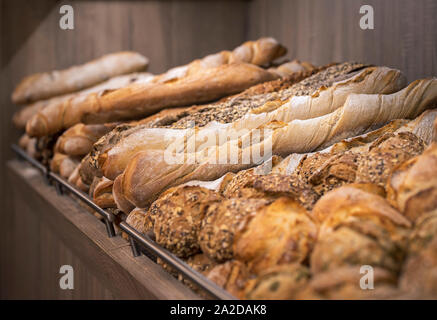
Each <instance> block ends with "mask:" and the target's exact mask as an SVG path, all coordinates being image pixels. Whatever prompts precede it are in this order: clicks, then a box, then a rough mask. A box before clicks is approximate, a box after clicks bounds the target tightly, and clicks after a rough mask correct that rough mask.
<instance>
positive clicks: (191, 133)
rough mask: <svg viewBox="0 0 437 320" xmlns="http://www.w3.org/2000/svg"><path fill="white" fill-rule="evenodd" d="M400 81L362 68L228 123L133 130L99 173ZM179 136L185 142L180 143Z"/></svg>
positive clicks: (303, 115)
mask: <svg viewBox="0 0 437 320" xmlns="http://www.w3.org/2000/svg"><path fill="white" fill-rule="evenodd" d="M327 71H328V70H327ZM309 80H310V78H308V81H309ZM404 83H405V77H404V76H403V75H402V73H401V72H400V71H399V70H395V69H390V68H386V67H371V68H366V69H364V70H362V71H360V72H358V73H357V74H355V75H353V76H351V78H349V79H345V80H341V81H338V82H334V83H333V84H332V85H331V86H330V87H329V88H326V87H323V86H322V87H321V88H319V89H318V90H316V91H315V92H314V93H312V94H311V95H303V96H292V97H291V98H290V99H289V101H288V102H286V103H284V104H283V105H282V106H280V107H278V108H274V109H273V110H271V107H272V103H271V102H268V103H266V104H265V105H264V106H260V107H259V108H257V109H255V110H252V111H253V112H252V113H251V112H249V113H248V114H247V115H246V116H244V117H243V118H241V119H239V120H237V121H235V122H232V123H227V124H221V123H211V124H208V125H207V126H205V127H202V128H199V129H198V130H194V129H191V128H189V129H184V130H174V129H170V128H169V129H167V128H166V129H164V128H144V129H141V130H137V131H136V132H135V133H132V134H130V135H129V136H127V137H125V138H123V139H122V140H120V142H119V143H118V144H117V145H115V146H114V147H113V148H111V149H109V150H108V151H107V152H106V153H104V154H102V155H101V157H100V160H99V163H100V164H101V169H102V172H103V175H104V176H106V177H107V178H109V179H115V178H116V177H117V176H118V175H119V174H121V173H122V172H123V170H124V168H125V167H126V165H127V163H128V162H129V160H130V159H132V157H133V156H135V154H137V153H138V152H141V151H144V150H150V149H158V150H165V149H166V148H167V147H169V146H170V145H171V144H175V146H176V148H177V149H176V150H175V151H176V152H184V149H185V148H186V146H193V148H194V149H195V151H196V152H200V151H202V148H204V147H205V146H206V144H205V137H211V136H217V139H216V140H215V141H217V142H218V143H219V145H220V141H222V142H224V141H226V139H221V138H220V137H227V136H229V137H232V138H234V139H235V138H237V137H238V134H239V132H240V131H241V133H242V134H244V133H245V132H247V131H249V130H252V129H255V128H258V127H260V126H262V125H265V124H267V123H269V122H272V121H282V122H290V121H292V120H295V119H301V120H304V119H310V118H315V117H318V116H322V115H325V114H328V113H331V112H333V111H334V110H336V109H337V108H339V107H341V106H342V105H343V104H344V102H345V101H346V98H347V96H348V95H349V94H350V93H392V92H396V91H398V90H400V89H401V88H402V87H403V86H404ZM180 137H183V139H186V140H187V142H186V143H183V140H181V138H180ZM176 141H180V142H182V143H179V142H176ZM175 142H176V143H175Z"/></svg>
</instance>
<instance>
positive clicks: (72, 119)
mask: <svg viewBox="0 0 437 320" xmlns="http://www.w3.org/2000/svg"><path fill="white" fill-rule="evenodd" d="M276 77H277V76H276V75H273V74H272V73H270V72H268V71H266V70H264V69H261V68H259V67H257V66H255V65H251V64H245V63H233V64H228V65H222V66H219V67H215V68H208V69H201V70H199V71H198V72H196V73H194V74H192V75H191V74H190V75H188V76H186V77H184V78H181V79H177V80H174V81H171V82H166V83H145V84H139V83H136V84H132V85H129V86H126V87H124V88H121V89H118V90H114V91H110V92H101V93H91V94H89V95H87V96H86V98H85V99H83V98H82V97H80V99H75V98H72V99H69V100H68V101H67V102H65V103H63V104H62V105H50V106H47V107H46V108H44V109H43V110H41V111H40V112H39V113H37V114H36V115H35V116H33V117H32V118H31V119H30V120H29V121H28V122H27V125H26V132H27V133H28V134H29V135H30V136H46V135H51V134H54V133H56V132H58V131H61V130H63V129H67V128H69V127H71V126H73V125H75V124H77V123H81V122H83V123H88V124H89V123H105V122H115V121H121V120H131V119H137V118H142V117H145V116H148V115H150V114H153V113H155V112H157V111H159V110H161V109H164V108H169V107H177V106H184V105H190V104H193V103H201V102H207V101H211V100H214V99H218V98H221V97H223V96H225V95H229V94H233V93H237V92H240V91H243V90H244V89H247V88H248V87H250V86H252V85H254V84H257V83H260V82H264V81H269V80H273V79H275V78H276Z"/></svg>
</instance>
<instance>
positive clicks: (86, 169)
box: [80, 108, 187, 184]
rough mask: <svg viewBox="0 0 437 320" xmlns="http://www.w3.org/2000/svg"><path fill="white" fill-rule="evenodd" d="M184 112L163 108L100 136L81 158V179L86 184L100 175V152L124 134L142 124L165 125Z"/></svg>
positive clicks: (129, 132)
mask: <svg viewBox="0 0 437 320" xmlns="http://www.w3.org/2000/svg"><path fill="white" fill-rule="evenodd" d="M186 113H187V108H171V109H164V110H162V111H160V112H158V113H156V114H154V115H152V116H149V117H147V118H144V119H142V120H139V121H133V122H129V123H123V124H120V125H118V126H117V127H116V128H114V129H113V130H112V131H111V132H109V133H108V134H106V135H103V136H102V137H100V138H99V139H98V141H97V142H96V143H95V144H94V145H93V148H92V150H90V153H89V154H88V155H87V156H86V157H85V158H84V159H83V160H82V163H81V166H80V174H81V177H82V179H83V181H84V182H85V183H87V184H91V183H92V181H93V179H94V177H102V174H101V170H100V168H99V161H100V159H99V156H100V154H104V153H105V152H106V151H107V150H109V149H110V148H112V146H114V145H115V144H117V143H118V141H120V140H121V139H122V138H123V137H124V136H127V135H129V134H131V133H133V132H135V131H137V130H139V129H140V128H142V126H145V127H153V126H155V125H159V126H165V125H167V124H168V123H171V122H174V121H176V120H177V119H179V118H180V117H182V116H184V115H185V114H186ZM85 126H90V125H85ZM91 126H92V125H91Z"/></svg>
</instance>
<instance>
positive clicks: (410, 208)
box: [387, 143, 437, 221]
mask: <svg viewBox="0 0 437 320" xmlns="http://www.w3.org/2000/svg"><path fill="white" fill-rule="evenodd" d="M387 191H388V195H387V196H388V199H389V200H390V202H391V203H392V204H393V205H394V206H395V207H396V208H398V209H399V211H400V212H402V213H403V214H404V215H405V216H406V217H407V218H409V219H410V220H411V221H415V220H417V219H418V218H420V217H421V215H422V214H424V213H426V212H429V211H432V210H435V209H437V144H436V143H433V144H431V145H430V146H429V147H428V148H427V149H426V150H425V151H424V152H423V154H421V155H418V156H417V157H415V158H413V159H411V160H409V161H407V162H404V163H402V164H400V165H399V166H398V167H397V168H396V169H395V170H394V171H393V172H392V173H391V176H390V179H389V181H388V182H387Z"/></svg>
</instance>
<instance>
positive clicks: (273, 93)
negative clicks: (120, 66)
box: [80, 66, 355, 181]
mask: <svg viewBox="0 0 437 320" xmlns="http://www.w3.org/2000/svg"><path fill="white" fill-rule="evenodd" d="M354 67H355V66H354ZM325 68H326V67H320V68H317V69H314V70H309V71H305V72H298V73H294V74H292V75H290V76H287V77H286V78H282V79H278V80H274V81H269V82H265V83H261V84H258V85H255V86H253V87H250V88H249V89H247V90H245V91H243V92H242V93H240V94H237V95H234V96H229V97H226V98H224V99H222V100H220V101H218V102H216V103H211V104H206V105H198V106H197V105H195V106H191V107H188V108H186V110H183V111H182V110H181V112H177V111H176V112H174V113H172V110H173V109H174V108H173V109H167V110H168V111H165V110H164V111H161V112H159V113H158V114H156V115H157V117H158V118H159V119H157V121H153V122H147V123H146V125H144V128H141V127H140V126H137V127H135V128H132V129H130V130H124V131H123V132H118V131H119V130H118V128H117V130H114V132H110V133H108V134H107V136H108V137H107V138H103V141H100V142H99V144H98V147H97V148H94V150H93V152H92V155H90V156H89V157H88V156H87V158H86V159H84V161H83V162H82V165H81V170H80V172H81V175H82V178H83V179H85V180H86V181H91V180H92V177H93V176H99V177H100V176H102V174H103V170H104V169H103V166H104V165H105V163H106V159H107V158H108V157H110V155H109V154H108V153H107V152H109V151H110V150H111V149H112V148H113V146H115V145H117V144H119V141H120V143H122V142H121V141H122V140H125V138H126V137H127V136H129V135H132V134H136V133H138V132H140V131H141V130H142V129H146V128H159V127H168V128H174V129H179V128H186V127H187V126H188V127H189V126H190V125H191V123H195V124H196V125H197V126H205V125H207V124H208V122H210V121H213V120H216V121H220V122H223V121H228V122H229V121H232V120H233V119H238V117H241V116H243V115H244V114H245V113H246V112H247V110H248V107H247V106H250V105H257V104H259V103H261V102H260V101H258V100H259V99H260V97H261V99H262V100H272V99H277V98H278V95H279V96H280V94H279V93H277V92H278V91H281V90H285V89H287V88H289V87H290V86H292V85H293V84H295V83H297V82H299V81H300V80H302V79H305V78H307V77H308V76H311V75H312V74H313V73H316V72H317V71H319V70H324V69H325ZM351 68H353V67H352V66H351ZM164 113H166V115H165V116H164ZM146 131H148V130H146ZM156 131H162V130H153V132H156ZM153 132H152V133H153ZM172 132H175V133H176V135H179V134H180V132H181V131H180V130H174V131H172ZM149 134H150V133H149V132H147V133H146V134H145V135H142V136H143V137H144V136H145V137H147V136H148V135H149ZM109 136H111V138H110V139H109ZM162 139H163V135H162V134H158V135H156V134H155V135H154V136H153V139H152V140H154V143H156V141H162ZM105 141H106V142H105ZM105 143H106V145H105ZM123 145H126V146H127V149H123V150H122V149H118V150H119V151H120V152H119V154H120V156H121V157H123V158H124V159H129V158H130V157H131V156H132V154H133V153H135V152H137V150H139V149H140V148H141V147H143V146H144V145H146V146H148V147H150V145H148V143H147V142H146V143H145V141H143V139H142V138H141V139H140V140H137V141H135V139H134V141H126V143H124V142H123ZM117 153H118V152H115V155H114V153H113V152H112V156H111V160H110V161H108V163H107V164H106V165H105V166H108V167H109V168H111V170H113V171H114V172H119V173H121V172H122V171H123V169H124V167H125V166H126V163H125V164H123V162H125V161H123V160H122V159H117ZM112 158H115V159H114V160H115V161H112ZM119 160H120V161H119ZM92 162H94V163H95V164H96V165H92ZM120 167H121V169H118V168H120ZM91 169H92V170H91ZM93 171H94V172H93ZM116 176H117V175H116V174H113V175H112V177H113V179H114V178H115V177H116Z"/></svg>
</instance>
